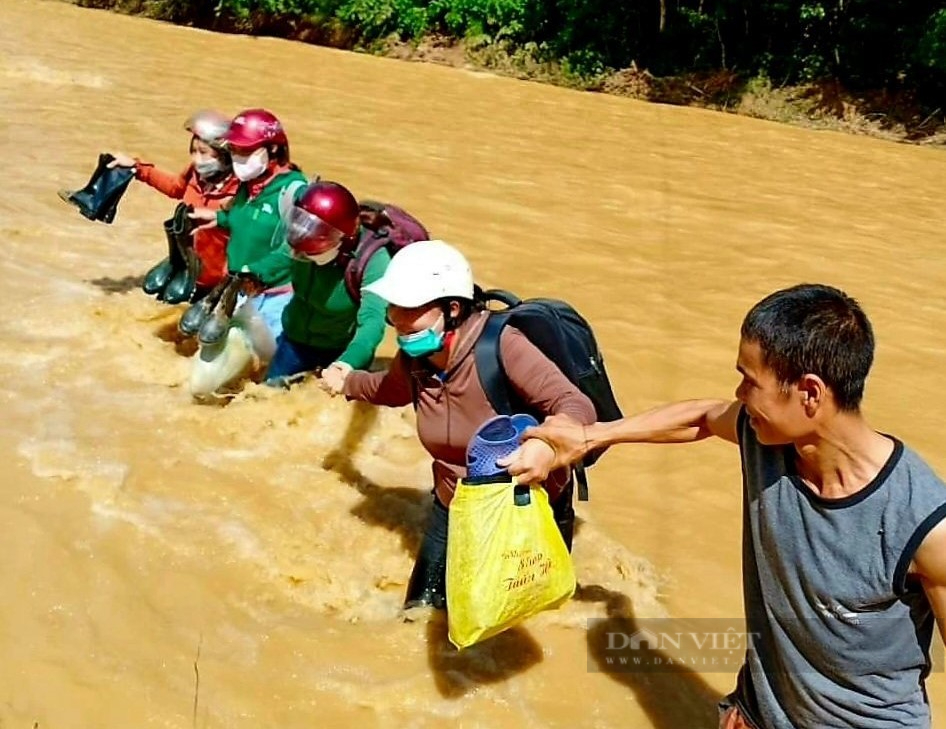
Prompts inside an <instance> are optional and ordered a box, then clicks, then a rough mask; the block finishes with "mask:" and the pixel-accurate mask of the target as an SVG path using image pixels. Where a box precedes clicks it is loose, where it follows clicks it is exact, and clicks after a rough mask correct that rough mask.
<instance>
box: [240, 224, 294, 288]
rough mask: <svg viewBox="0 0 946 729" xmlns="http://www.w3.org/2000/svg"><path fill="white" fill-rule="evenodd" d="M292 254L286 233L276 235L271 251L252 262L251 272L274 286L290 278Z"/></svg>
mask: <svg viewBox="0 0 946 729" xmlns="http://www.w3.org/2000/svg"><path fill="white" fill-rule="evenodd" d="M292 261H293V258H292V254H291V251H290V248H289V243H288V242H287V241H286V239H285V235H277V236H274V238H273V241H272V244H271V247H270V250H269V253H267V254H266V255H264V256H263V257H261V258H257V259H256V260H255V261H253V262H252V263H250V264H249V265H248V266H247V268H249V270H250V273H255V274H256V275H257V277H259V279H260V281H262V282H263V283H264V284H265V285H266V286H274V285H276V284H279V283H282V282H283V281H286V280H288V279H289V278H290V276H291V273H292Z"/></svg>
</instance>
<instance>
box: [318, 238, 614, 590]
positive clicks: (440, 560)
mask: <svg viewBox="0 0 946 729" xmlns="http://www.w3.org/2000/svg"><path fill="white" fill-rule="evenodd" d="M365 290H366V291H370V292H372V293H374V294H377V295H378V296H380V297H381V298H382V299H384V300H385V301H387V302H388V309H387V311H388V321H389V322H390V323H391V324H392V326H394V328H395V330H396V331H397V341H398V346H399V348H400V351H399V353H398V355H397V356H396V357H395V358H394V360H393V362H392V363H391V366H390V368H389V369H388V370H387V371H385V372H363V371H357V370H356V371H353V372H350V373H348V374H347V375H346V376H345V377H344V379H341V380H339V379H333V380H331V381H329V382H326V383H324V385H323V386H324V387H325V389H327V390H328V391H330V392H332V393H333V394H344V395H346V396H347V397H348V398H350V399H353V400H364V401H366V402H371V403H374V404H376V405H387V406H391V407H402V406H405V405H410V404H412V403H413V404H414V406H415V408H416V414H417V432H418V436H419V437H420V440H421V442H422V443H423V445H424V447H425V448H426V449H427V451H428V452H429V453H430V455H431V456H433V458H434V463H433V475H434V489H433V492H434V508H433V514H432V517H431V519H430V522H429V524H428V526H427V532H426V534H425V535H424V540H423V543H422V544H421V548H420V553H419V554H418V557H417V561H416V563H415V565H414V571H413V574H412V575H411V579H410V583H409V584H408V588H407V596H406V601H405V607H415V606H419V605H433V606H434V607H438V608H442V607H445V598H446V595H445V590H444V586H445V585H444V583H445V569H446V544H447V523H448V507H449V505H450V501H451V499H452V498H453V492H454V489H455V487H456V482H457V480H458V479H460V478H463V477H464V476H465V475H466V449H467V444H468V443H469V442H470V440H471V439H472V437H473V435H474V434H475V433H476V431H477V429H478V428H479V426H480V425H481V424H482V423H483V422H484V421H485V420H487V419H489V418H491V417H494V416H496V415H497V413H496V411H495V410H493V408H492V406H491V405H490V403H489V400H488V399H487V397H486V393H485V392H484V391H483V388H482V386H481V385H480V379H479V376H478V373H477V369H476V362H475V357H474V356H473V345H474V344H475V343H476V340H477V338H478V337H479V335H480V334H481V333H482V331H483V327H484V325H485V324H486V320H487V318H488V316H489V313H488V312H487V311H486V310H485V307H484V306H483V305H482V304H481V303H479V302H478V301H477V300H476V296H475V286H474V284H473V273H472V271H471V270H470V264H469V263H468V262H467V260H466V258H465V257H464V256H463V254H462V253H460V252H459V251H458V250H457V249H456V248H454V247H453V246H450V245H448V244H447V243H444V242H443V241H439V240H436V241H420V242H417V243H413V244H411V245H409V246H407V247H405V248H403V249H402V250H400V251H398V253H397V254H395V256H394V257H393V258H392V259H391V263H390V265H389V266H388V268H387V271H386V272H385V274H384V275H383V276H382V277H381V278H380V279H378V280H377V281H376V282H374V283H373V284H370V285H369V286H367V287H366V289H365ZM500 355H501V357H502V361H503V368H504V370H505V372H506V376H507V378H508V380H509V385H510V386H511V388H512V390H513V391H514V392H515V394H516V395H517V397H518V399H519V400H520V401H521V402H522V403H523V404H524V405H526V406H528V408H529V410H530V411H531V412H534V413H536V414H540V415H545V416H548V415H554V414H558V413H567V414H568V415H570V416H571V417H573V418H575V419H576V420H578V421H579V422H583V423H588V424H591V423H593V422H594V421H595V419H596V418H595V409H594V406H593V405H592V403H591V401H590V400H589V399H588V398H587V397H585V395H583V394H582V393H581V392H580V391H579V390H578V388H577V387H576V386H575V385H573V384H572V383H571V382H570V381H569V380H568V378H566V377H565V375H563V374H562V372H561V371H560V370H559V369H558V367H557V366H556V365H555V364H554V363H553V362H552V361H551V360H549V359H548V358H547V357H546V356H545V355H544V354H542V352H541V351H539V349H538V348H536V347H535V345H533V344H532V343H531V342H530V341H529V340H528V339H527V338H526V337H525V335H524V334H522V333H521V332H519V331H518V330H516V329H514V328H513V327H511V326H507V327H505V328H504V329H503V333H502V335H501V338H500ZM522 452H523V458H526V459H535V460H536V461H545V462H547V463H551V461H552V459H553V457H554V453H553V451H552V449H551V448H550V447H549V446H547V445H546V444H545V443H543V442H541V441H536V440H530V441H527V442H526V443H525V444H524V445H523V446H522ZM545 487H546V489H547V490H548V492H549V499H550V501H551V502H552V508H553V511H554V512H555V517H556V521H557V522H558V524H559V529H560V530H561V531H562V536H563V537H564V538H565V542H566V544H567V545H568V546H569V548H571V538H572V530H573V525H574V518H575V513H574V510H573V509H572V503H571V502H572V486H571V480H570V478H569V473H568V471H556V472H553V473H552V474H550V476H549V478H548V480H547V481H546V482H545Z"/></svg>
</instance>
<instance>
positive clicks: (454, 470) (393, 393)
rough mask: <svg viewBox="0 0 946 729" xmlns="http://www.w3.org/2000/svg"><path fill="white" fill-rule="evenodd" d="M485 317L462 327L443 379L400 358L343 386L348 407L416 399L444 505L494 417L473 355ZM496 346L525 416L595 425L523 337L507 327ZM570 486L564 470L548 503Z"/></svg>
mask: <svg viewBox="0 0 946 729" xmlns="http://www.w3.org/2000/svg"><path fill="white" fill-rule="evenodd" d="M487 317H488V314H487V313H486V312H480V313H476V314H473V315H472V316H471V317H470V318H468V319H467V320H466V321H465V322H463V324H461V325H460V327H459V328H458V329H457V333H456V338H455V340H454V345H453V348H452V351H451V353H450V360H449V362H448V365H447V369H446V371H445V372H444V373H437V372H434V371H432V370H431V369H429V368H427V367H425V366H424V365H423V364H422V363H421V362H420V361H417V360H412V359H411V358H409V357H407V356H406V355H405V354H404V353H403V352H399V353H398V354H397V356H396V357H395V358H394V361H393V362H392V363H391V367H390V368H389V369H388V370H387V371H385V372H361V371H356V372H352V373H351V374H350V375H349V376H348V377H347V378H346V380H345V389H344V393H345V395H346V396H348V397H349V398H351V399H353V400H364V401H367V402H371V403H374V404H376V405H387V406H390V407H401V406H404V405H410V404H411V403H412V402H414V401H415V398H416V413H417V433H418V436H419V437H420V440H421V443H423V445H424V447H425V448H426V449H427V451H428V453H430V455H431V456H433V458H434V463H433V474H434V492H435V493H436V494H437V497H438V498H439V499H440V500H441V501H442V502H443V503H444V504H446V505H449V503H450V500H451V499H452V498H453V492H454V489H455V488H456V482H457V480H458V479H460V478H463V477H464V476H465V475H466V448H467V444H468V443H469V442H470V440H471V439H472V437H473V434H474V433H475V432H476V430H477V429H478V428H479V427H480V425H482V423H483V422H484V421H485V420H487V419H489V418H491V417H493V416H495V415H496V414H497V413H496V411H495V410H493V408H492V406H491V405H490V404H489V400H488V399H487V397H486V393H485V392H484V391H483V388H482V387H481V385H480V380H479V375H478V374H477V371H476V358H475V357H474V356H473V345H474V344H475V343H476V340H477V338H478V337H479V335H480V333H481V332H482V330H483V327H484V326H485V324H486V319H487ZM499 347H500V356H501V357H502V361H503V367H504V369H505V370H506V376H507V378H508V380H509V384H510V385H511V388H512V390H513V391H514V392H515V393H516V395H517V396H518V397H519V399H520V400H521V401H522V402H524V403H527V404H528V405H529V406H530V410H532V411H534V412H537V413H542V414H544V415H546V416H548V415H555V414H558V413H565V414H567V415H570V416H572V417H573V418H575V419H576V420H578V421H579V422H582V423H586V424H591V423H593V422H595V409H594V405H592V403H591V401H590V400H589V399H588V398H587V397H586V396H585V395H584V394H582V393H581V391H579V390H578V388H577V387H576V386H575V385H573V384H572V383H571V382H570V381H569V380H568V378H567V377H565V375H563V374H562V372H561V370H559V369H558V367H556V366H555V364H554V363H553V362H552V361H551V360H549V359H548V357H546V356H545V355H544V354H543V353H542V352H541V351H540V350H539V349H538V348H537V347H536V346H535V345H534V344H532V343H531V342H530V341H529V340H528V339H527V338H526V336H525V335H524V334H523V333H522V332H520V331H519V330H517V329H515V328H513V327H512V326H506V327H504V328H503V331H502V334H501V335H500V340H499ZM540 420H541V418H540ZM567 482H568V473H567V471H557V472H555V473H553V474H551V475H550V476H549V480H548V481H547V482H546V489H547V490H548V492H549V496H550V499H551V500H552V501H554V500H555V498H556V497H557V496H558V495H559V493H560V492H561V490H562V488H563V487H564V486H565V485H566V484H567Z"/></svg>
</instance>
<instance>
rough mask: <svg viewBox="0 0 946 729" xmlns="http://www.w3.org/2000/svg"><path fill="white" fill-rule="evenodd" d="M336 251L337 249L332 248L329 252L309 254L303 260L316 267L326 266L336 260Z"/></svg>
mask: <svg viewBox="0 0 946 729" xmlns="http://www.w3.org/2000/svg"><path fill="white" fill-rule="evenodd" d="M338 251H339V247H338V246H336V247H335V248H332V249H331V250H329V251H325V253H316V254H310V255H307V256H306V257H305V258H306V260H307V261H311V262H312V263H314V264H315V265H316V266H327V265H328V264H330V263H331V262H332V261H334V260H335V259H336V258H338Z"/></svg>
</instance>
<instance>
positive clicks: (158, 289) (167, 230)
mask: <svg viewBox="0 0 946 729" xmlns="http://www.w3.org/2000/svg"><path fill="white" fill-rule="evenodd" d="M164 237H165V238H166V239H167V243H168V255H167V258H165V259H164V260H163V261H161V263H159V264H158V265H157V266H155V267H154V268H152V269H151V270H150V271H148V275H147V276H145V284H149V285H148V288H145V286H144V284H143V285H142V287H141V288H142V290H143V291H144V292H145V293H147V294H150V293H151V291H149V289H152V290H153V291H154V295H156V296H157V298H158V301H164V300H165V298H164V291H165V289H166V288H167V287H168V284H170V283H171V280H172V279H173V278H174V277H175V276H176V275H177V273H178V272H179V271H180V270H181V269H182V268H184V266H185V265H186V264H185V262H184V257H183V256H182V255H181V252H180V250H178V247H177V241H176V240H175V239H174V218H168V219H167V220H165V221H164ZM152 273H153V274H154V276H151V274H152ZM149 277H151V281H150V282H149V280H148V279H149Z"/></svg>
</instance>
